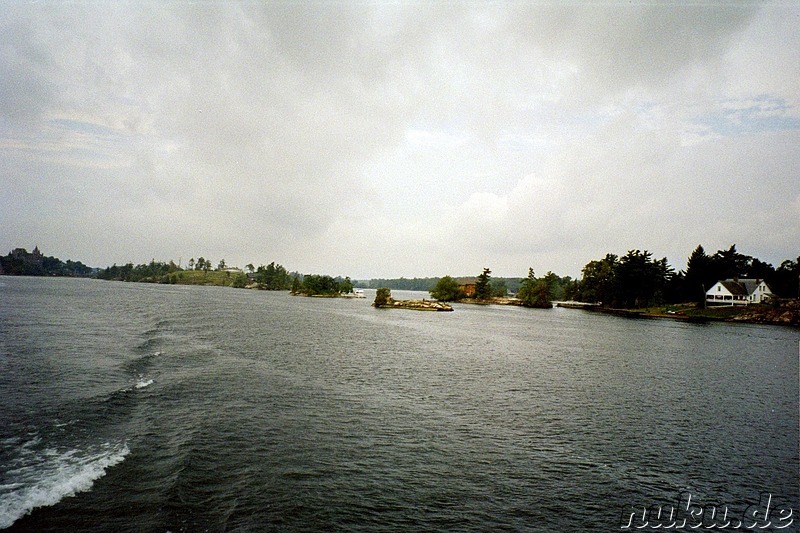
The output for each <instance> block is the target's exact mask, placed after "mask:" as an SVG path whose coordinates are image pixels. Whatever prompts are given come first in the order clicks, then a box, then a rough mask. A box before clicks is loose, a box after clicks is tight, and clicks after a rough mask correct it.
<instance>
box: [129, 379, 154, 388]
mask: <svg viewBox="0 0 800 533" xmlns="http://www.w3.org/2000/svg"><path fill="white" fill-rule="evenodd" d="M152 384H153V380H152V379H144V378H139V381H137V382H136V385H134V386H133V388H134V389H143V388H145V387H149V386H150V385H152Z"/></svg>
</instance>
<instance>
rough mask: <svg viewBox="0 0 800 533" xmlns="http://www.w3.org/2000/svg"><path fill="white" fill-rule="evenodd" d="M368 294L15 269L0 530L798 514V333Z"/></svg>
mask: <svg viewBox="0 0 800 533" xmlns="http://www.w3.org/2000/svg"><path fill="white" fill-rule="evenodd" d="M373 295H374V291H367V296H368V298H367V299H366V300H344V299H313V298H295V297H291V296H289V295H287V294H285V293H272V292H260V291H247V290H235V289H226V288H213V287H208V288H206V287H185V286H155V285H143V284H123V283H114V282H101V281H94V280H75V279H32V278H10V277H5V278H0V476H1V477H0V528H3V527H10V528H11V530H17V529H19V530H26V531H30V530H36V531H47V530H59V531H60V530H81V529H92V530H107V531H166V530H171V531H180V530H187V531H202V530H210V531H220V530H243V531H244V530H246V531H254V530H255V531H258V530H279V529H280V530H286V529H289V530H343V529H347V530H349V529H359V530H364V529H366V530H440V529H448V530H459V531H465V530H481V531H489V530H503V529H504V530H532V531H610V530H619V529H620V521H621V517H623V516H625V513H624V511H625V509H628V508H630V507H631V506H639V507H641V506H645V505H647V506H650V505H654V504H662V503H663V504H667V503H670V502H673V503H674V502H676V501H677V500H678V497H679V494H680V493H690V494H691V495H692V497H693V498H695V500H696V501H698V502H700V504H701V505H702V504H706V503H715V504H727V505H730V506H731V508H732V509H738V508H744V507H746V506H747V505H750V504H758V503H759V497H760V494H762V493H769V494H772V495H773V498H774V499H775V500H776V501H777V502H779V503H781V504H782V505H783V506H784V507H785V508H792V509H793V510H794V516H795V519H794V522H793V524H791V525H790V526H789V527H788V528H787V529H783V531H796V530H797V527H798V524H800V516H798V513H800V503H799V501H800V496H799V495H798V492H799V489H798V455H799V453H798V440H799V437H798V423H799V422H798V416H799V414H798V413H800V408H799V407H798V397H799V396H800V392H799V391H798V388H799V387H800V385H799V384H798V382H799V378H798V341H799V340H800V332H798V330H796V329H787V328H781V327H761V326H751V325H731V324H708V325H698V324H684V323H679V322H673V321H657V320H630V319H623V318H618V317H611V316H605V315H597V314H592V313H586V312H583V311H579V310H569V309H553V310H530V309H521V308H515V307H498V306H487V307H483V306H468V305H456V306H455V308H456V310H455V312H453V313H418V312H412V311H402V310H376V309H373V308H372V307H371V306H370V303H371V301H372V296H373ZM395 296H396V297H402V296H403V293H402V291H395Z"/></svg>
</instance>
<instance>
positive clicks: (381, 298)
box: [372, 287, 453, 311]
mask: <svg viewBox="0 0 800 533" xmlns="http://www.w3.org/2000/svg"><path fill="white" fill-rule="evenodd" d="M372 305H373V306H374V307H377V308H378V309H411V310H413V311H452V310H453V307H452V306H451V305H450V304H447V303H444V302H437V301H435V300H425V299H422V300H395V299H394V298H392V290H391V289H387V288H385V287H384V288H380V289H378V290H377V292H376V293H375V301H374V302H373V303H372Z"/></svg>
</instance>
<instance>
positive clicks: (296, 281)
mask: <svg viewBox="0 0 800 533" xmlns="http://www.w3.org/2000/svg"><path fill="white" fill-rule="evenodd" d="M301 288H302V283H301V282H300V276H295V277H294V279H293V280H292V288H291V292H292V294H298V293H299V292H300V289H301Z"/></svg>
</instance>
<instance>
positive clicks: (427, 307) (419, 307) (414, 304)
mask: <svg viewBox="0 0 800 533" xmlns="http://www.w3.org/2000/svg"><path fill="white" fill-rule="evenodd" d="M373 305H375V307H377V308H379V309H411V310H413V311H452V310H453V307H452V306H451V305H449V304H446V303H444V302H437V301H435V300H394V299H390V300H389V301H388V302H386V303H385V304H381V305H377V304H373Z"/></svg>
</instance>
